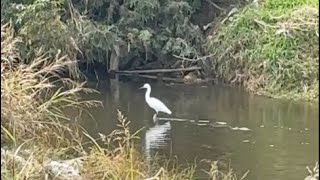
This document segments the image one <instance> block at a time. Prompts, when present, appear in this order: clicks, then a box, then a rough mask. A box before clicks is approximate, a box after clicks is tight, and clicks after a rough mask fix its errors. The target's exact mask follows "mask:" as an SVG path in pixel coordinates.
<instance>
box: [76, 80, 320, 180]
mask: <svg viewBox="0 0 320 180" xmlns="http://www.w3.org/2000/svg"><path fill="white" fill-rule="evenodd" d="M143 83H144V82H141V83H128V82H126V83H122V82H121V81H117V80H110V81H104V82H100V83H99V84H98V85H96V84H92V85H91V84H90V83H89V86H90V87H96V88H97V90H99V91H100V92H101V94H97V95H94V97H93V98H95V99H99V100H101V101H103V104H104V108H103V109H102V108H101V109H93V110H90V111H91V113H92V114H93V116H94V118H95V121H93V120H92V119H90V118H83V119H82V125H83V126H84V127H85V128H86V129H87V130H88V131H89V133H91V134H92V135H95V134H97V133H98V132H101V133H105V134H108V133H110V132H111V131H112V130H114V129H115V128H116V123H117V116H116V113H117V111H116V110H117V109H118V108H119V109H120V110H121V111H122V112H123V114H124V115H125V116H127V117H128V119H129V120H130V121H131V124H130V125H131V126H130V128H131V130H132V131H135V130H138V129H140V128H142V127H146V128H145V129H144V130H143V131H141V133H140V136H141V147H142V148H143V152H144V153H145V155H146V157H147V159H148V158H149V159H150V158H152V157H153V155H154V154H155V153H158V154H160V155H164V156H169V155H173V156H175V155H177V157H178V159H179V162H186V161H188V162H194V160H195V159H198V160H200V159H211V160H225V161H226V162H228V161H231V165H232V167H233V168H234V169H235V170H236V171H238V173H239V174H242V173H244V172H245V171H246V170H250V173H249V175H248V178H247V179H266V180H269V179H303V178H304V177H305V175H306V173H307V172H306V170H305V167H306V166H308V165H313V164H314V163H315V161H317V160H318V157H319V153H318V150H319V147H318V145H319V143H318V139H319V138H318V131H319V128H318V125H319V121H318V114H319V107H318V105H310V104H307V103H298V102H292V101H284V100H276V99H269V98H264V97H259V96H254V95H250V94H248V93H246V92H244V91H243V90H241V89H240V88H232V87H225V86H201V85H166V84H155V83H150V84H151V86H152V91H151V96H154V97H157V98H159V99H160V100H161V101H163V102H164V103H165V104H166V105H167V106H168V107H169V108H170V109H171V110H172V112H173V114H172V115H170V116H169V115H166V114H159V117H160V119H162V120H161V121H160V122H159V123H158V124H154V123H153V120H152V116H153V114H154V112H153V110H152V109H150V108H149V107H148V106H147V104H146V103H145V100H144V93H145V91H143V90H139V89H138V88H139V87H140V86H141V85H142V84H143ZM86 96H88V95H86ZM90 96H91V95H90ZM86 98H88V97H86ZM89 98H92V97H89Z"/></svg>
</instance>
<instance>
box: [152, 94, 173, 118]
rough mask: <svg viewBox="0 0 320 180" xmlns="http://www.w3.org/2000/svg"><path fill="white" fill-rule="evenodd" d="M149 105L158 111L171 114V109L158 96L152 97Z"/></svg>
mask: <svg viewBox="0 0 320 180" xmlns="http://www.w3.org/2000/svg"><path fill="white" fill-rule="evenodd" d="M149 105H150V106H151V107H152V108H154V109H155V110H157V111H161V112H165V113H168V114H171V111H170V109H169V108H168V107H167V106H166V105H165V104H164V103H163V102H161V101H160V100H159V99H157V98H154V97H152V98H150V100H149Z"/></svg>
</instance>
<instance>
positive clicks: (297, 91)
mask: <svg viewBox="0 0 320 180" xmlns="http://www.w3.org/2000/svg"><path fill="white" fill-rule="evenodd" d="M318 6H319V2H318V1H315V0H310V1H302V0H294V1H274V0H266V1H254V2H253V3H252V4H250V5H248V6H245V7H244V8H241V9H235V10H236V11H234V12H235V13H234V14H232V15H230V16H229V17H227V18H225V19H224V20H222V21H221V22H218V24H217V25H216V27H215V28H213V32H212V34H211V35H210V36H208V44H207V48H208V52H209V53H210V54H212V55H213V57H212V62H211V66H212V71H213V72H214V73H215V75H216V76H217V77H218V78H221V79H223V80H224V81H225V82H226V83H231V84H234V83H237V84H241V85H243V86H244V87H245V88H246V89H247V90H248V91H250V92H252V93H255V94H259V95H265V96H269V97H273V98H287V99H296V100H308V101H318V98H319V89H318V88H319V70H318V68H319V62H318V60H319V55H318V53H319V32H318V24H319V22H318V18H319V10H318Z"/></svg>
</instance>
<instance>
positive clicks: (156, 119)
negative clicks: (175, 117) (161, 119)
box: [153, 113, 158, 122]
mask: <svg viewBox="0 0 320 180" xmlns="http://www.w3.org/2000/svg"><path fill="white" fill-rule="evenodd" d="M157 115H158V113H155V114H154V115H153V122H156V121H158V117H157Z"/></svg>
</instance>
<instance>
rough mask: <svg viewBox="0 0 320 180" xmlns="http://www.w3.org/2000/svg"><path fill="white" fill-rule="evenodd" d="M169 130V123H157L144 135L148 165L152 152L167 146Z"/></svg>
mask: <svg viewBox="0 0 320 180" xmlns="http://www.w3.org/2000/svg"><path fill="white" fill-rule="evenodd" d="M170 130H171V124H170V122H165V123H163V124H160V122H159V121H158V122H157V123H155V124H154V126H153V127H150V128H149V129H148V130H147V131H146V134H145V156H146V160H147V162H148V164H149V165H150V163H151V159H152V154H151V152H152V150H156V149H160V148H162V147H165V146H167V144H168V140H169V139H170V137H168V135H169V132H170Z"/></svg>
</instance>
